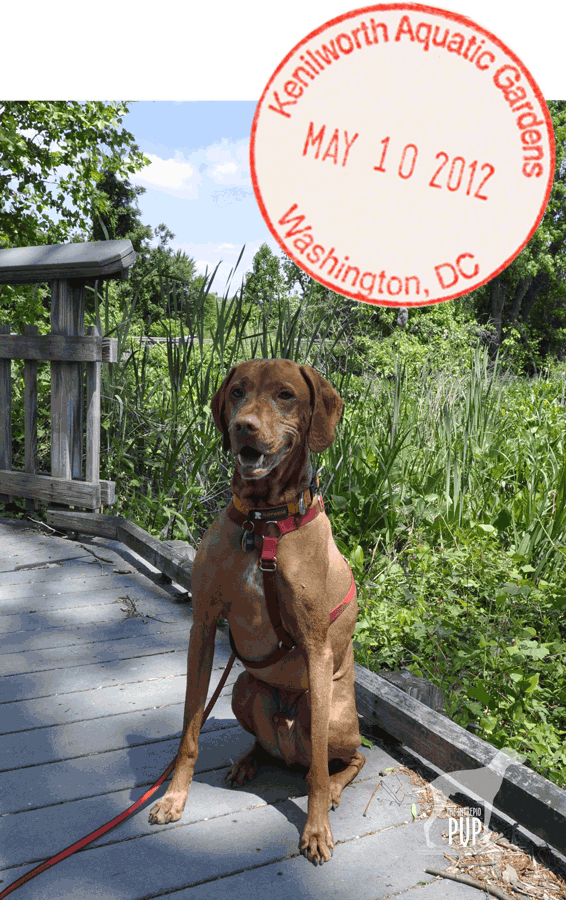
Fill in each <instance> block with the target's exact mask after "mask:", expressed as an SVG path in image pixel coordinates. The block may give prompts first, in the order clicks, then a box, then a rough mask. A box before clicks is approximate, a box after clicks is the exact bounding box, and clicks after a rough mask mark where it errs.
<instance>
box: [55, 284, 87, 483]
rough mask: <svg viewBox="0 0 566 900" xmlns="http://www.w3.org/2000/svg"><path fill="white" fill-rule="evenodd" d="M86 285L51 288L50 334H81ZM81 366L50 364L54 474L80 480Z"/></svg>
mask: <svg viewBox="0 0 566 900" xmlns="http://www.w3.org/2000/svg"><path fill="white" fill-rule="evenodd" d="M83 323H84V284H80V285H77V284H76V283H75V284H73V282H71V281H69V280H67V279H63V278H61V279H57V280H56V281H53V282H52V286H51V333H52V334H64V335H67V336H74V335H77V334H82V331H83V328H82V325H83ZM81 370H82V366H81V364H80V363H75V362H52V363H51V474H52V475H53V477H55V478H66V479H69V480H70V479H71V478H80V476H81V474H82V432H81V412H80V407H81V397H82V390H81V387H82V371H81Z"/></svg>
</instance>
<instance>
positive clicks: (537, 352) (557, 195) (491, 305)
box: [474, 100, 566, 364]
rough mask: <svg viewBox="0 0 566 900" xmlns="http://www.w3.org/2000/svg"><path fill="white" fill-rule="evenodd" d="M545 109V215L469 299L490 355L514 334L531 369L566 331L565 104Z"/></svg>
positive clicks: (555, 103)
mask: <svg viewBox="0 0 566 900" xmlns="http://www.w3.org/2000/svg"><path fill="white" fill-rule="evenodd" d="M548 107H549V110H550V113H551V116H552V120H553V124H554V132H555V139H556V168H555V177H554V184H553V188H552V192H551V195H550V199H549V202H548V206H547V208H546V211H545V214H544V216H543V219H542V221H541V223H540V225H539V226H538V228H537V230H536V231H535V233H534V235H533V237H532V238H531V240H530V241H529V243H528V244H527V245H526V247H525V248H524V249H523V250H522V251H521V253H520V254H519V255H518V256H517V257H516V258H515V259H514V260H513V262H512V263H511V264H510V265H509V266H507V268H506V269H504V271H503V272H500V274H499V275H497V276H496V277H495V278H493V279H492V280H491V281H490V282H489V283H488V284H486V285H484V286H483V287H482V288H479V289H478V290H477V291H476V292H475V294H474V299H475V307H476V314H477V316H478V318H479V319H480V320H483V321H484V322H485V321H489V322H490V325H491V329H492V333H491V349H492V354H493V355H495V353H496V352H497V350H499V348H500V347H501V345H502V343H503V342H504V341H505V339H506V338H507V339H508V338H510V337H511V335H512V334H513V332H514V331H517V332H518V333H519V334H520V335H521V338H522V340H523V341H524V343H525V344H526V345H527V347H530V352H529V356H530V357H531V359H532V362H533V363H535V359H537V358H538V359H539V360H540V359H542V358H543V357H544V355H545V354H547V353H549V352H554V353H556V352H559V351H560V350H561V348H562V347H563V342H564V331H563V329H564V328H565V327H566V309H565V300H566V282H565V280H564V276H565V274H566V203H565V201H566V101H564V100H555V101H552V100H551V101H549V103H548ZM535 364H536V363H535Z"/></svg>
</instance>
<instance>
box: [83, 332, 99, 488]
mask: <svg viewBox="0 0 566 900" xmlns="http://www.w3.org/2000/svg"><path fill="white" fill-rule="evenodd" d="M88 334H89V336H92V337H94V338H96V339H97V340H101V338H100V332H99V330H98V328H97V326H96V325H91V326H90V328H89V329H88ZM101 368H102V367H101V363H99V362H90V363H87V365H86V458H85V465H86V480H87V481H90V482H91V483H92V484H98V482H99V480H100V391H101Z"/></svg>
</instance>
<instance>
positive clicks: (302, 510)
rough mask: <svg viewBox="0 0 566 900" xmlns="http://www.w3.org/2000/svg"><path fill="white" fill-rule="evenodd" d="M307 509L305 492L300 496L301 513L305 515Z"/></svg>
mask: <svg viewBox="0 0 566 900" xmlns="http://www.w3.org/2000/svg"><path fill="white" fill-rule="evenodd" d="M306 511H307V510H306V507H305V497H304V494H301V496H300V498H299V515H301V516H304V515H305V513H306Z"/></svg>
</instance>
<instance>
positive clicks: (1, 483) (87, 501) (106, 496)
mask: <svg viewBox="0 0 566 900" xmlns="http://www.w3.org/2000/svg"><path fill="white" fill-rule="evenodd" d="M8 491H9V492H10V493H11V494H14V495H15V496H17V497H32V498H36V499H37V500H42V501H43V502H44V503H63V504H65V505H67V506H79V507H81V506H82V507H84V508H85V509H97V508H98V507H100V504H101V503H104V505H105V506H106V505H107V506H110V505H111V504H112V503H114V501H115V497H116V495H115V485H114V482H113V481H101V482H99V484H90V483H89V482H87V481H83V480H78V479H77V480H74V481H71V480H70V479H67V478H57V477H54V476H53V475H30V474H28V473H27V472H18V471H14V470H6V469H2V470H0V492H4V493H7V492H8Z"/></svg>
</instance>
